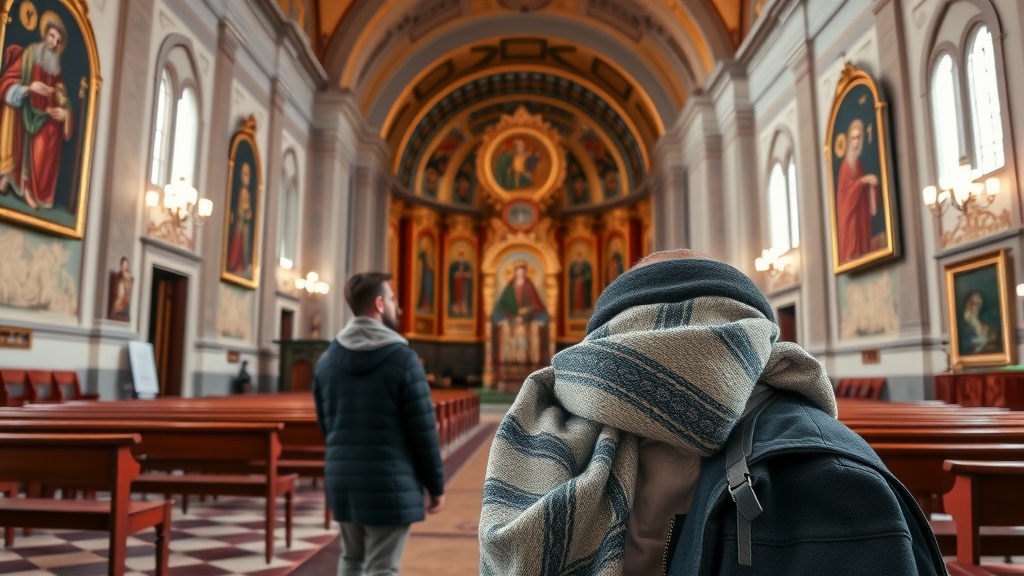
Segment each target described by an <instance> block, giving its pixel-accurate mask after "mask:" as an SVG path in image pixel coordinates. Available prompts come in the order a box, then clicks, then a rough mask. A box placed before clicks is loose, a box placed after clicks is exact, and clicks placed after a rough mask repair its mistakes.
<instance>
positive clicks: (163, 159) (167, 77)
mask: <svg viewBox="0 0 1024 576" xmlns="http://www.w3.org/2000/svg"><path fill="white" fill-rule="evenodd" d="M173 99H174V86H173V84H172V81H171V72H170V71H169V70H168V69H167V68H164V69H163V70H162V71H161V72H160V84H159V85H158V86H157V89H156V114H155V116H154V118H153V147H152V149H153V156H152V159H153V160H152V163H151V166H150V168H151V170H150V175H149V181H150V182H152V183H153V184H156V185H158V186H163V185H164V184H166V183H167V164H168V162H167V160H168V157H169V155H170V142H171V107H170V104H171V101H172V100H173Z"/></svg>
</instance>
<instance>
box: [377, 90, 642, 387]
mask: <svg viewBox="0 0 1024 576" xmlns="http://www.w3.org/2000/svg"><path fill="white" fill-rule="evenodd" d="M513 104H515V106H514V107H513V106H512V105H513ZM530 104H533V106H531V107H532V108H534V109H540V110H538V112H541V113H535V112H532V111H531V110H530V108H528V107H527V106H524V105H522V104H521V103H515V102H507V103H505V104H504V105H500V106H495V105H493V104H492V105H490V107H489V108H490V109H489V110H486V109H485V110H472V109H470V110H467V111H466V112H465V113H464V114H462V115H460V116H458V117H457V118H456V119H455V120H454V121H453V122H451V123H450V124H449V125H448V126H446V127H444V128H443V129H442V130H438V131H437V135H436V137H434V138H433V139H432V140H431V141H430V144H429V145H428V146H426V147H425V149H424V151H423V152H422V153H421V154H420V155H419V158H418V159H416V160H413V162H412V163H414V164H415V165H417V166H418V168H417V169H415V170H410V171H408V174H407V175H406V181H405V183H406V185H407V186H408V190H409V191H410V192H412V194H410V195H400V194H396V196H395V198H394V199H393V202H392V210H391V219H390V225H391V229H390V233H389V237H390V239H391V270H392V272H393V273H394V275H395V277H396V279H397V285H398V286H399V294H400V300H401V305H402V309H403V310H404V314H403V318H402V331H403V333H404V334H406V335H407V336H408V337H409V338H410V339H412V340H420V341H435V342H439V343H444V342H450V343H478V344H482V345H483V347H484V355H483V356H484V362H483V366H482V377H483V380H484V382H485V383H486V384H496V385H498V387H499V388H503V389H514V388H515V387H518V385H519V384H521V383H522V381H523V379H524V378H525V377H526V376H527V375H529V374H530V373H531V372H533V371H535V370H537V369H538V368H540V367H543V366H545V365H547V364H548V363H549V361H550V358H551V355H552V354H553V353H554V352H555V351H556V350H557V349H559V348H561V347H564V346H567V345H571V344H573V343H576V342H579V341H580V340H581V339H582V338H583V336H584V335H585V332H586V327H587V322H588V321H589V319H590V316H591V314H592V312H593V307H594V303H595V302H596V301H597V297H598V295H599V294H600V291H601V290H602V289H603V288H604V287H605V286H607V285H608V284H609V283H610V282H611V281H612V280H614V279H615V278H616V277H618V276H619V275H620V274H622V273H623V271H625V270H626V268H628V267H629V265H630V263H631V262H634V261H635V260H637V259H638V258H640V257H641V256H642V255H644V254H646V253H647V252H649V251H650V242H651V240H650V238H651V226H650V222H651V217H650V209H651V207H650V200H649V198H648V195H647V194H645V193H643V192H642V191H637V190H635V187H634V183H635V182H637V181H641V180H642V176H643V171H644V161H643V160H642V159H641V160H640V161H639V162H637V161H636V160H637V159H639V155H638V153H637V151H636V150H635V149H634V150H628V149H625V148H626V146H624V145H623V143H621V142H617V141H616V140H615V139H614V138H610V137H608V136H607V134H606V132H604V131H603V130H601V129H600V126H598V125H596V123H594V122H590V121H588V120H587V119H581V118H578V117H571V116H569V115H567V114H562V115H560V116H558V117H557V119H556V120H555V121H552V120H551V118H550V117H549V116H548V115H546V114H543V113H542V112H543V106H538V105H536V104H535V103H530ZM488 112H489V113H488ZM626 144H627V146H628V144H629V143H626ZM631 155H632V156H634V158H633V159H632V160H631V158H630V156H631ZM407 164H408V163H407Z"/></svg>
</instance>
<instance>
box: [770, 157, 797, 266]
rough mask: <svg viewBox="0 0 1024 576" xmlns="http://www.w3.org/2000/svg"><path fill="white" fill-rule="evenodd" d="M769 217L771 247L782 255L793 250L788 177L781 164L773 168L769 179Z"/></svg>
mask: <svg viewBox="0 0 1024 576" xmlns="http://www.w3.org/2000/svg"><path fill="white" fill-rule="evenodd" d="M768 217H769V222H768V229H769V236H770V238H769V240H770V241H771V247H772V248H773V249H774V250H776V251H777V252H780V253H781V252H785V251H786V250H789V249H790V248H792V246H791V245H790V243H789V234H790V230H789V194H788V192H787V191H786V175H785V174H784V173H783V171H782V164H779V163H776V164H775V165H774V166H772V173H771V176H770V177H769V179H768Z"/></svg>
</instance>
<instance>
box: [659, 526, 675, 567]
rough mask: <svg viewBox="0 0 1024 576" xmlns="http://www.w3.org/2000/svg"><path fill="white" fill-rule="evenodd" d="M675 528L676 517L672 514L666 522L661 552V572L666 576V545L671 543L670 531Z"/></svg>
mask: <svg viewBox="0 0 1024 576" xmlns="http://www.w3.org/2000/svg"><path fill="white" fill-rule="evenodd" d="M675 529H676V517H675V516H674V515H673V516H672V519H671V520H670V521H669V523H668V535H667V536H665V549H664V550H663V551H662V553H661V573H662V574H663V575H664V576H668V547H669V545H671V543H672V532H674V531H675Z"/></svg>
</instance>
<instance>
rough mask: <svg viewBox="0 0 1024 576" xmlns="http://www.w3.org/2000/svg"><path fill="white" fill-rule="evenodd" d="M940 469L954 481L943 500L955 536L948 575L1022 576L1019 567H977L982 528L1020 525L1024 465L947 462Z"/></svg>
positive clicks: (1023, 571)
mask: <svg viewBox="0 0 1024 576" xmlns="http://www.w3.org/2000/svg"><path fill="white" fill-rule="evenodd" d="M943 468H944V469H945V470H946V471H947V472H949V473H950V474H952V475H954V476H955V478H956V480H955V483H954V485H953V488H952V490H950V491H949V492H947V493H946V495H945V497H944V500H945V505H946V511H947V512H949V514H950V515H951V516H952V517H953V522H954V523H956V529H957V534H958V537H957V546H956V562H952V563H948V565H949V568H950V574H953V575H957V574H974V575H979V576H981V575H994V574H1024V567H1022V566H1019V565H1004V564H999V565H989V564H986V565H981V564H980V562H981V551H982V549H983V546H982V538H981V535H982V530H983V529H984V528H985V527H988V526H1021V525H1024V491H1021V486H1022V485H1024V462H1019V461H1017V462H972V461H962V460H947V461H946V462H945V463H944V464H943ZM986 553H987V552H986Z"/></svg>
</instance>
